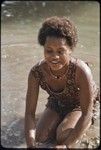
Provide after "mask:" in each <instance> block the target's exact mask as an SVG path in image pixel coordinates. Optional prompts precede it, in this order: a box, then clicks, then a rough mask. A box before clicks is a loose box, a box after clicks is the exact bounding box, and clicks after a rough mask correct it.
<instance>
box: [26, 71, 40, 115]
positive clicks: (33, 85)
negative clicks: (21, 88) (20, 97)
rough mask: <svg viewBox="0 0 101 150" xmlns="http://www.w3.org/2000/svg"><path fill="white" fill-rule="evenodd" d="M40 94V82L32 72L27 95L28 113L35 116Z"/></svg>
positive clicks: (29, 77)
mask: <svg viewBox="0 0 101 150" xmlns="http://www.w3.org/2000/svg"><path fill="white" fill-rule="evenodd" d="M38 94H39V82H38V80H36V79H35V77H34V74H33V72H32V70H31V71H30V73H29V76H28V88H27V94H26V113H27V114H29V113H31V114H32V115H35V110H36V105H37V100H38Z"/></svg>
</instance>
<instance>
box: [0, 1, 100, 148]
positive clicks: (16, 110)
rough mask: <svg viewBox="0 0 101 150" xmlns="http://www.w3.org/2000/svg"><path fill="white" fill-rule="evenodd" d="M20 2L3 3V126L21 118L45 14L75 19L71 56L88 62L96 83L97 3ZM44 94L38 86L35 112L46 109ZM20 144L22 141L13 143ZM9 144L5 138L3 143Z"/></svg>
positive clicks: (38, 54) (37, 57) (38, 55)
mask: <svg viewBox="0 0 101 150" xmlns="http://www.w3.org/2000/svg"><path fill="white" fill-rule="evenodd" d="M21 3H22V2H19V3H13V4H5V3H3V4H2V22H1V106H2V107H1V125H2V129H5V128H6V127H8V126H9V125H10V124H12V122H13V121H14V120H17V119H20V118H21V119H22V118H24V111H25V96H26V90H27V78H28V73H29V71H30V68H31V67H32V66H33V65H34V64H35V63H36V62H37V61H39V60H40V59H42V58H43V47H41V46H39V45H38V42H37V34H38V30H39V28H40V26H41V23H42V21H43V20H44V19H45V18H46V17H49V16H53V15H58V16H69V17H70V18H71V19H72V20H73V21H74V22H75V24H76V26H77V28H78V35H79V42H78V44H77V47H76V49H75V51H74V52H73V55H74V56H76V57H79V58H81V59H83V60H85V61H88V62H89V63H90V66H91V70H92V73H93V77H94V79H95V81H96V83H97V85H99V69H100V67H99V61H100V55H99V54H100V50H99V49H100V46H99V45H100V44H99V34H100V24H99V21H100V19H99V3H97V2H76V1H75V2H58V3H57V2H47V3H46V2H32V3H31V4H26V3H28V2H26V3H25V2H23V3H22V4H23V5H21ZM5 10H6V11H5ZM60 10H61V11H60ZM26 12H27V13H26ZM47 96H48V95H47V93H46V92H45V91H43V90H41V89H40V95H39V101H38V107H37V114H38V113H40V112H42V110H43V109H44V108H45V103H46V101H47ZM3 136H4V135H3ZM8 143H9V142H8ZM3 144H4V141H3ZM20 144H21V141H20V142H19V143H18V144H16V145H17V146H19V145H20ZM8 145H9V144H7V143H6V140H5V146H6V147H7V146H8ZM13 146H14V144H12V147H13Z"/></svg>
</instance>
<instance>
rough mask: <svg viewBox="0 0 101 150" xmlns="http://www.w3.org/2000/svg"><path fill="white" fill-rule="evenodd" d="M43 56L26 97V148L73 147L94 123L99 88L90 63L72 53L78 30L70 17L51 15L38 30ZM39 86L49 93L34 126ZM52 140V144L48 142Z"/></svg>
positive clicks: (29, 83)
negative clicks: (42, 110)
mask: <svg viewBox="0 0 101 150" xmlns="http://www.w3.org/2000/svg"><path fill="white" fill-rule="evenodd" d="M38 41H39V43H40V45H42V46H43V48H44V59H43V60H42V61H40V62H38V63H37V64H35V65H34V66H33V68H31V70H30V73H29V77H28V90H27V96H26V111H25V134H26V142H27V147H38V146H37V144H36V143H43V144H42V145H41V146H39V147H44V148H45V147H56V148H57V147H59V145H60V146H61V145H62V148H65V147H67V148H72V147H73V146H74V144H75V143H76V142H77V140H78V139H79V138H80V137H81V136H82V135H83V134H84V133H85V132H86V131H87V129H88V128H89V127H90V125H91V124H92V119H93V109H94V106H95V103H96V100H97V95H98V88H97V86H96V84H95V82H94V81H93V77H92V73H91V70H90V68H89V66H88V65H87V64H86V63H85V62H84V61H82V60H80V59H77V58H74V57H72V56H71V53H72V52H73V50H74V48H75V46H76V44H77V31H76V28H75V26H74V25H73V23H72V22H71V21H70V20H69V19H68V18H65V17H63V18H59V17H51V18H48V19H46V20H45V22H44V23H43V24H42V27H41V28H40V30H39V35H38ZM39 86H41V88H42V89H44V90H46V91H47V93H48V94H49V97H48V102H47V104H46V108H45V110H44V112H43V113H42V115H41V117H40V119H39V120H38V122H37V124H36V125H35V111H36V106H37V101H38V95H39ZM49 143H50V144H49Z"/></svg>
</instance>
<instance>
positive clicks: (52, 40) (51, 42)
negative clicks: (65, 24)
mask: <svg viewBox="0 0 101 150" xmlns="http://www.w3.org/2000/svg"><path fill="white" fill-rule="evenodd" d="M45 46H58V47H61V46H67V43H66V39H65V38H61V37H59V38H58V37H47V38H46V42H45Z"/></svg>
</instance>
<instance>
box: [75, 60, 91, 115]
mask: <svg viewBox="0 0 101 150" xmlns="http://www.w3.org/2000/svg"><path fill="white" fill-rule="evenodd" d="M77 81H78V85H79V88H80V105H81V110H82V114H83V115H86V114H88V113H89V114H92V109H93V86H92V81H93V77H92V73H91V70H90V68H89V67H88V66H87V65H86V64H85V63H84V62H81V64H80V65H79V66H78V67H77Z"/></svg>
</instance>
